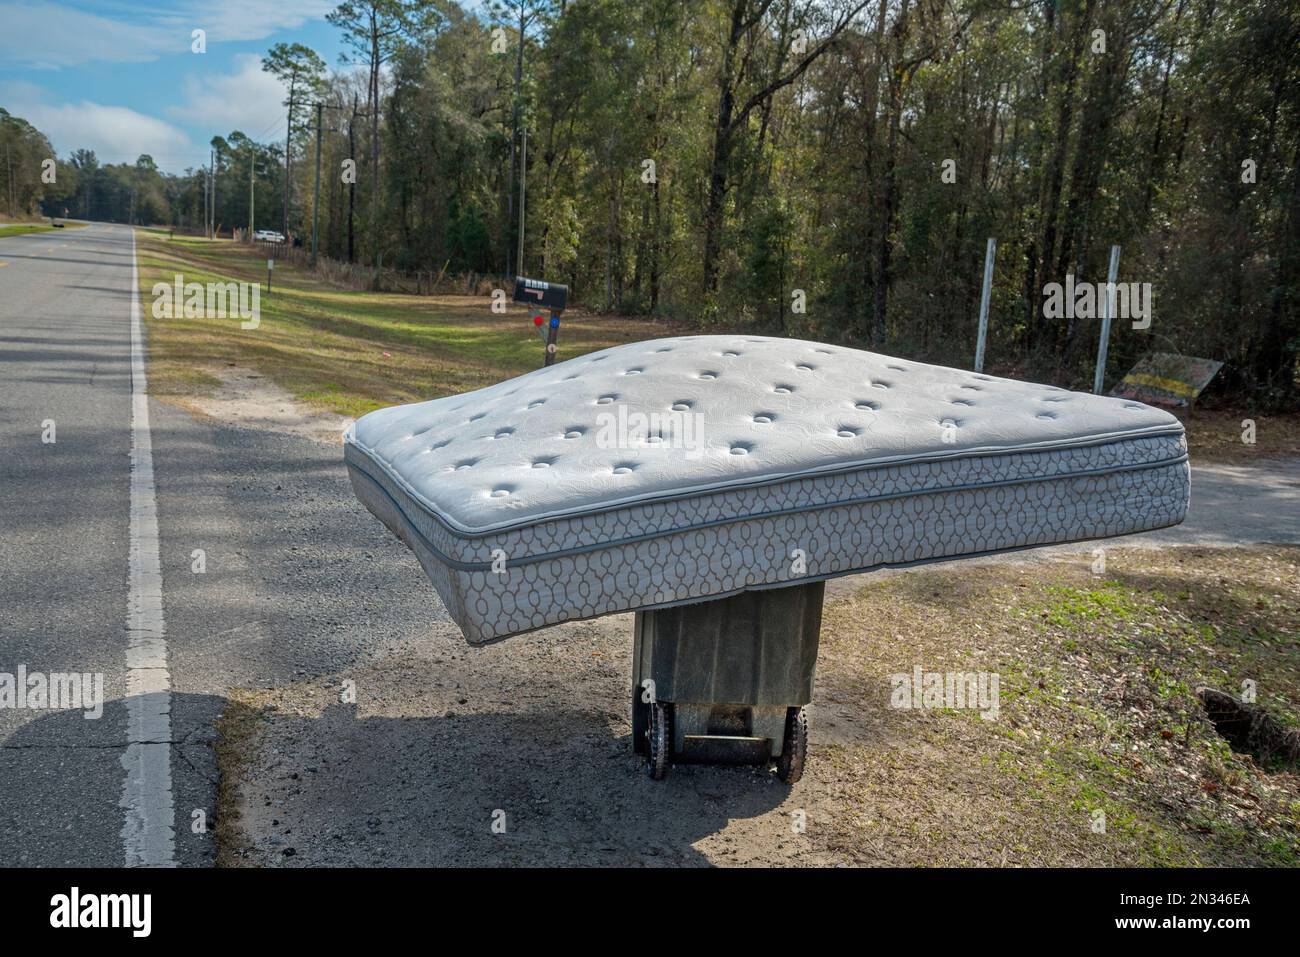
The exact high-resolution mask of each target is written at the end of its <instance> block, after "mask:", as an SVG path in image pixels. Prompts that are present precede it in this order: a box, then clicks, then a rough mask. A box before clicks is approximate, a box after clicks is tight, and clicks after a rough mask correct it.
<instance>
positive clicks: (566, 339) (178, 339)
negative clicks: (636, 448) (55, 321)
mask: <svg viewBox="0 0 1300 957" xmlns="http://www.w3.org/2000/svg"><path fill="white" fill-rule="evenodd" d="M138 240H139V242H138V247H137V254H138V258H139V265H140V292H141V301H142V304H143V306H144V309H145V316H146V322H147V323H148V326H149V331H150V361H151V364H152V365H153V367H154V372H153V373H152V378H153V384H154V391H156V392H159V393H160V394H175V395H186V394H193V393H195V392H201V391H202V390H203V388H204V385H205V384H208V383H210V382H211V381H212V379H213V375H214V370H219V369H220V368H221V367H223V366H229V365H238V366H245V367H248V368H253V369H256V370H257V371H259V372H261V373H262V374H264V375H265V376H267V377H268V378H269V379H271V380H272V381H273V382H275V383H277V384H278V385H280V386H282V387H284V388H285V389H287V390H288V391H290V392H291V393H293V394H294V396H295V397H297V398H298V399H300V400H302V401H304V402H306V403H309V404H311V405H313V406H316V407H319V408H323V409H326V410H328V411H331V412H337V413H340V414H342V415H348V416H356V415H361V414H364V413H366V412H369V411H372V410H373V409H377V408H380V407H382V406H386V405H393V404H397V403H403V402H414V401H420V400H424V399H431V398H437V397H439V396H444V395H451V394H455V393H459V392H465V391H468V390H471V389H476V388H481V387H483V386H486V385H490V384H492V383H495V382H499V381H501V380H502V379H506V378H510V377H512V376H517V375H522V374H523V373H525V372H529V371H531V370H533V369H536V368H538V367H539V366H540V365H541V364H542V358H543V352H542V344H541V341H540V339H539V337H538V336H537V334H536V331H535V329H534V327H533V324H532V320H531V315H530V314H529V313H528V312H527V310H525V309H524V308H523V307H522V306H514V305H511V306H510V308H509V310H508V312H507V313H506V314H505V315H500V314H497V313H494V312H492V310H491V308H490V299H489V298H488V297H486V296H479V297H472V296H412V295H402V294H397V293H372V292H357V291H353V290H349V289H341V288H338V287H337V286H333V285H329V284H327V283H325V282H323V281H321V280H319V279H317V278H316V277H315V276H314V275H312V274H310V273H309V272H308V271H307V270H305V269H302V268H299V267H297V266H295V265H293V264H291V263H289V262H287V261H285V260H281V261H278V262H277V263H276V265H275V268H274V272H273V276H272V283H271V291H270V293H269V294H268V293H267V292H266V289H265V282H266V259H265V256H264V255H263V254H262V253H261V252H259V251H257V250H253V249H250V248H249V247H246V246H241V245H236V244H234V243H231V242H228V241H221V240H217V241H213V240H208V239H204V238H202V237H192V236H184V237H182V236H177V237H175V238H174V239H170V240H169V239H165V238H163V237H162V236H159V235H156V234H153V233H150V232H145V231H142V232H141V233H140V234H139V235H138ZM178 274H179V275H181V276H182V277H183V281H184V282H199V283H207V282H227V281H231V280H234V281H241V282H254V283H260V284H262V294H261V299H260V307H261V322H260V325H259V326H258V328H256V329H250V330H246V329H241V328H240V323H239V321H238V320H237V319H225V320H223V319H197V318H189V319H187V318H184V317H183V316H177V317H175V318H159V317H155V316H154V315H153V310H152V308H151V305H152V303H153V302H154V296H153V288H154V285H155V283H160V282H161V283H166V284H171V283H172V282H173V281H174V278H175V276H176V275H178ZM669 331H670V330H669V329H668V327H666V326H665V325H664V324H663V323H659V322H654V321H646V320H633V319H624V318H618V317H607V316H593V315H589V314H584V313H580V312H578V313H574V314H573V315H572V316H569V315H566V317H565V323H564V326H563V327H562V332H561V338H560V358H561V359H563V358H569V357H572V356H576V355H581V354H583V353H586V352H591V351H593V350H597V349H604V348H607V347H609V346H613V345H618V344H620V343H623V342H630V341H635V340H638V339H645V338H654V337H655V336H660V335H665V334H667V333H668V332H669Z"/></svg>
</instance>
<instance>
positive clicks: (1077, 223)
mask: <svg viewBox="0 0 1300 957" xmlns="http://www.w3.org/2000/svg"><path fill="white" fill-rule="evenodd" d="M330 19H331V22H332V23H334V25H335V26H337V27H338V28H339V29H340V30H341V31H342V32H343V33H342V35H343V36H344V37H345V39H346V40H347V43H346V48H347V51H348V60H349V61H350V62H349V63H348V64H346V65H344V66H342V67H341V68H340V69H339V70H337V71H336V72H334V73H332V74H329V73H328V72H327V71H325V70H323V69H321V66H320V64H319V62H318V61H313V60H312V59H311V57H308V56H307V55H306V54H309V53H310V51H305V53H304V52H303V51H302V50H301V49H299V50H298V51H297V52H296V53H295V51H294V50H286V49H278V50H273V51H271V53H270V54H269V55H268V69H272V70H273V72H276V75H277V76H280V77H281V78H282V79H285V78H286V77H289V76H292V75H295V70H294V69H291V68H293V67H294V66H295V64H296V65H297V67H300V68H301V69H299V70H296V76H297V89H296V90H295V93H294V96H295V97H296V99H297V104H296V105H295V107H294V109H295V111H297V115H296V116H293V117H291V118H290V123H289V127H290V129H291V131H292V135H291V137H290V146H291V149H290V159H291V161H292V162H291V164H290V187H291V188H290V191H289V192H290V194H291V202H290V203H289V204H288V207H287V216H286V215H285V214H284V211H283V210H282V211H281V217H280V218H281V219H285V220H287V225H288V226H289V228H290V229H291V230H297V231H299V232H302V231H303V230H304V229H305V228H308V227H309V225H310V214H311V195H312V174H313V173H314V163H315V155H314V145H315V135H316V134H315V119H314V104H315V103H317V102H319V103H322V104H324V106H323V109H322V113H321V115H322V116H323V121H324V122H323V127H324V129H323V132H322V138H323V156H322V166H323V169H324V171H325V172H324V176H323V178H322V184H321V205H320V243H321V248H322V252H323V253H324V254H326V255H329V256H332V257H337V258H340V259H350V260H354V261H358V262H363V263H368V264H374V263H377V262H378V263H382V265H384V266H386V267H394V268H398V269H409V270H414V269H420V270H433V271H439V270H443V269H444V268H445V269H446V270H447V271H448V272H451V273H456V272H464V271H474V272H479V273H494V274H504V275H509V274H512V273H513V272H514V271H515V268H516V262H517V261H518V259H519V246H520V244H521V245H522V261H523V269H524V272H525V273H527V274H530V275H541V276H545V277H547V278H551V279H555V280H559V281H566V282H569V283H571V284H572V286H573V287H574V289H575V292H576V295H577V297H578V299H579V300H580V301H581V302H582V303H584V304H585V305H587V306H589V307H592V308H598V309H608V310H615V311H622V312H653V313H660V314H668V315H673V316H678V317H682V318H688V319H692V320H695V321H698V322H699V323H700V324H702V325H703V326H705V327H707V326H709V325H711V324H714V323H725V324H727V325H734V324H736V323H749V324H751V325H752V326H753V328H755V329H767V330H780V331H782V332H784V333H787V334H790V335H799V336H806V337H811V338H819V339H833V340H838V341H844V342H849V343H855V344H861V345H866V346H868V347H873V348H878V349H881V350H883V351H887V352H894V353H898V354H905V355H909V356H912V357H916V358H921V359H926V360H930V361H937V362H946V363H952V364H958V365H966V366H968V365H969V364H970V362H971V356H972V353H973V350H974V340H975V332H976V321H977V315H978V306H979V295H980V284H981V279H982V269H983V259H984V252H985V243H986V240H987V238H988V237H995V238H996V239H997V242H998V256H997V267H996V272H995V282H994V291H993V301H992V306H991V317H992V318H991V323H990V342H989V349H988V355H989V363H990V365H991V366H993V367H995V368H999V369H1003V370H1007V369H1013V370H1015V371H1016V372H1017V373H1019V374H1025V375H1034V376H1039V377H1048V378H1054V379H1056V380H1057V381H1059V382H1062V383H1064V384H1073V385H1078V384H1081V383H1084V382H1088V381H1090V379H1091V366H1092V357H1093V354H1094V351H1095V347H1096V337H1097V331H1098V330H1097V322H1096V321H1095V320H1094V319H1084V318H1074V319H1071V318H1067V317H1065V316H1057V315H1056V314H1055V313H1053V312H1052V311H1051V310H1050V309H1045V307H1044V303H1045V299H1044V288H1045V286H1047V285H1048V284H1049V283H1062V282H1064V281H1065V279H1066V276H1067V274H1069V275H1073V276H1074V277H1076V279H1078V280H1081V281H1093V282H1102V281H1104V280H1105V273H1106V264H1107V258H1108V254H1109V248H1110V246H1111V245H1112V244H1119V245H1120V246H1122V249H1123V254H1122V261H1121V269H1120V278H1121V280H1123V281H1127V282H1138V283H1150V284H1151V290H1152V295H1153V299H1154V305H1153V310H1152V315H1151V325H1150V329H1149V330H1145V331H1137V330H1133V329H1132V328H1131V326H1130V324H1129V323H1128V322H1121V323H1117V325H1116V327H1115V333H1114V336H1113V341H1112V348H1111V356H1112V361H1111V364H1110V369H1111V373H1112V375H1111V378H1110V380H1108V381H1113V379H1114V376H1115V375H1117V374H1119V373H1121V372H1122V371H1123V370H1124V369H1126V368H1127V367H1128V366H1129V365H1130V364H1131V363H1132V362H1133V361H1134V360H1135V359H1136V358H1137V357H1138V356H1140V355H1141V354H1143V353H1145V352H1148V351H1151V350H1153V349H1156V350H1161V351H1178V352H1184V353H1188V354H1193V355H1202V356H1207V357H1212V358H1216V359H1221V360H1224V361H1226V362H1227V363H1228V365H1227V367H1226V368H1225V370H1224V372H1223V373H1222V375H1221V386H1222V387H1226V388H1228V389H1230V390H1232V391H1234V392H1236V393H1238V394H1239V395H1242V396H1246V397H1249V398H1250V399H1251V400H1252V401H1253V402H1257V403H1260V404H1265V405H1283V404H1294V403H1295V401H1296V397H1297V390H1296V381H1295V377H1296V357H1297V353H1300V303H1298V301H1297V300H1298V298H1300V275H1298V274H1297V273H1298V269H1300V265H1298V263H1297V255H1298V253H1300V176H1298V175H1297V168H1298V166H1300V58H1297V57H1296V56H1295V51H1296V49H1298V48H1300V8H1298V7H1297V5H1296V4H1295V3H1294V2H1293V0H1234V2H1231V3H1229V2H1225V0H1018V2H1012V0H703V2H701V0H694V2H690V0H641V2H638V3H635V4H629V3H626V2H622V0H569V2H567V3H566V2H551V0H548V2H532V0H509V2H506V3H503V4H501V5H499V6H497V7H495V8H493V10H492V12H491V13H490V14H489V15H487V16H481V17H480V16H473V15H471V14H469V13H466V12H465V11H463V10H462V9H461V8H459V7H458V6H456V5H454V4H450V3H420V2H410V0H370V2H360V0H349V2H345V3H342V4H340V5H339V7H338V8H337V9H336V11H335V13H334V14H332V15H331V18H330ZM521 38H522V39H521ZM313 56H314V55H313ZM286 71H288V72H286ZM288 90H289V85H288V83H286V93H288ZM226 145H227V146H229V147H230V151H229V154H228V155H229V157H230V160H229V162H231V163H232V168H233V169H239V168H240V166H239V161H238V160H236V159H234V157H235V155H236V153H238V150H239V149H240V148H241V147H240V146H239V145H237V144H235V137H234V136H233V135H232V137H231V141H230V143H228V144H226ZM245 148H247V149H249V150H252V149H254V147H252V146H251V145H250V146H246V147H245ZM223 152H224V151H223ZM266 153H267V163H266V166H267V170H266V182H267V188H266V192H267V194H268V195H274V194H275V192H276V191H277V190H282V189H283V184H284V179H283V174H284V169H283V164H284V155H283V150H280V151H279V153H278V154H277V153H276V152H275V151H274V150H270V149H268V150H267V151H266ZM277 156H278V159H277V158H276V157H277ZM348 160H352V161H353V162H354V163H355V170H356V181H355V183H353V182H349V181H347V180H348V177H347V176H346V175H345V174H346V172H347V169H346V167H345V161H348ZM109 169H112V168H109ZM243 169H244V170H245V174H244V175H245V176H246V175H247V173H246V170H247V165H246V164H245V166H244V167H243ZM232 175H233V174H232V173H231V172H229V171H227V170H225V169H219V172H218V176H219V180H218V182H219V183H220V182H221V177H223V176H227V177H229V176H232ZM277 176H278V177H279V179H278V180H277V179H276V177H277ZM521 179H522V180H523V186H524V191H523V193H524V195H523V199H524V201H525V202H526V217H525V227H524V230H523V233H522V235H521V234H520V232H519V203H520V201H521V196H520V192H521V190H520V185H521V183H520V180H521ZM186 182H188V181H187V180H185V179H183V178H182V179H180V180H177V181H175V183H173V184H172V186H173V187H174V188H172V189H171V191H170V192H168V191H164V194H163V195H164V199H165V202H166V203H167V204H168V206H169V209H170V214H171V215H172V216H173V218H177V217H194V216H195V205H194V203H193V198H194V196H190V195H189V193H188V192H186V190H185V189H183V188H180V185H182V184H184V183H186ZM260 182H261V180H259V183H260ZM277 183H278V185H274V184H277ZM259 188H261V187H260V186H259ZM192 192H193V194H194V195H195V196H197V197H198V199H199V200H200V203H199V206H200V207H201V198H202V194H201V190H200V189H199V188H198V187H197V186H194V188H193V190H192ZM281 199H282V200H283V197H281ZM141 201H142V200H141V199H140V197H139V196H137V199H136V202H137V203H139V202H141ZM240 202H242V203H243V204H244V205H243V206H242V207H241V206H239V205H238V204H239V203H240ZM259 206H260V201H259ZM137 215H139V211H138V209H137ZM198 215H199V216H201V212H200V213H199V214H198ZM218 215H219V216H220V217H221V218H222V221H223V222H227V223H235V224H241V223H243V222H246V220H247V198H246V197H245V198H243V199H242V200H241V199H240V198H239V195H238V193H237V192H235V191H233V190H231V189H227V190H226V191H225V192H224V194H223V193H222V192H221V190H220V188H219V190H218ZM262 218H263V217H262V216H261V213H260V211H259V223H258V225H259V226H262V225H279V223H278V222H276V221H275V219H276V218H275V217H274V216H273V215H272V216H270V217H269V218H270V220H271V221H270V222H268V223H263V222H262V221H261V220H262ZM801 306H802V307H803V308H801Z"/></svg>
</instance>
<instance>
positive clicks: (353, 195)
mask: <svg viewBox="0 0 1300 957" xmlns="http://www.w3.org/2000/svg"><path fill="white" fill-rule="evenodd" d="M356 121H357V95H356V94H355V93H353V94H352V118H351V119H350V120H348V158H349V159H350V160H352V162H353V164H354V170H353V176H352V182H350V183H348V262H356V258H357V257H356V255H355V253H354V252H353V249H354V247H353V240H352V222H353V210H354V209H355V208H356V202H357V177H356V175H355V173H356V171H355V164H356V161H357V149H356V140H355V139H354V137H353V135H352V124H354V123H355V122H356Z"/></svg>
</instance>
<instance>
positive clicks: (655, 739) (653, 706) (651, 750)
mask: <svg viewBox="0 0 1300 957" xmlns="http://www.w3.org/2000/svg"><path fill="white" fill-rule="evenodd" d="M647 707H648V709H649V712H650V714H649V718H650V720H649V722H647V724H648V726H647V728H646V732H645V736H646V750H645V753H646V774H648V775H650V777H651V778H652V779H653V780H655V781H662V780H663V778H664V775H666V774H667V773H668V757H669V753H670V752H671V750H672V745H673V729H672V719H671V712H670V711H669V710H668V708H667V707H665V706H664V705H662V704H660V703H659V702H658V701H652V702H650V704H649V705H647Z"/></svg>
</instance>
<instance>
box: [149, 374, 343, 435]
mask: <svg viewBox="0 0 1300 957" xmlns="http://www.w3.org/2000/svg"><path fill="white" fill-rule="evenodd" d="M200 372H201V374H202V375H203V376H205V377H210V378H211V379H212V380H215V382H216V385H215V386H213V387H212V388H211V391H206V392H194V393H191V394H188V395H184V396H181V395H166V396H162V397H161V398H163V400H164V401H168V402H172V403H174V404H175V405H178V406H180V407H181V408H184V409H186V410H188V411H190V412H193V413H196V414H198V415H202V416H206V417H208V418H210V419H215V420H217V421H218V422H223V423H226V424H228V425H240V426H245V427H247V428H258V429H271V430H273V431H277V432H289V433H292V434H293V435H301V436H304V437H306V438H309V439H315V440H316V441H318V442H325V443H328V444H330V445H339V444H341V443H342V441H343V430H344V429H346V428H347V427H348V426H349V425H350V424H351V423H352V422H353V421H355V420H353V419H350V418H347V417H345V416H342V415H338V414H336V413H333V412H326V411H323V410H320V409H314V408H312V407H311V406H309V405H307V404H306V403H303V402H300V401H299V400H298V399H296V398H294V396H293V395H292V394H291V393H290V392H288V391H287V390H285V389H282V388H280V387H279V386H278V385H276V384H275V383H274V382H272V381H271V380H270V379H268V378H266V377H265V376H264V375H262V374H261V373H259V372H254V371H253V370H252V369H245V368H242V367H240V366H234V365H228V366H220V367H211V366H209V367H205V368H203V369H201V370H200Z"/></svg>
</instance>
